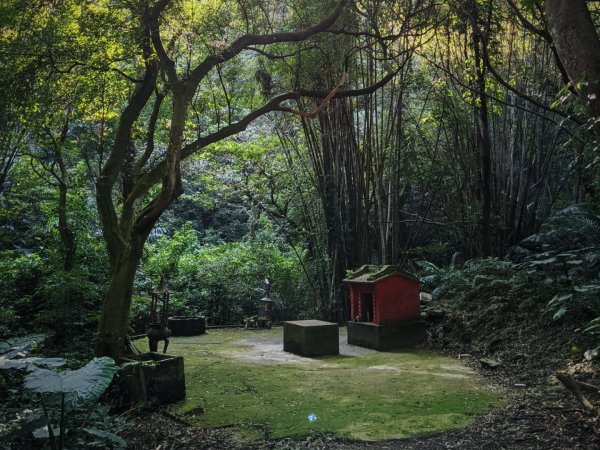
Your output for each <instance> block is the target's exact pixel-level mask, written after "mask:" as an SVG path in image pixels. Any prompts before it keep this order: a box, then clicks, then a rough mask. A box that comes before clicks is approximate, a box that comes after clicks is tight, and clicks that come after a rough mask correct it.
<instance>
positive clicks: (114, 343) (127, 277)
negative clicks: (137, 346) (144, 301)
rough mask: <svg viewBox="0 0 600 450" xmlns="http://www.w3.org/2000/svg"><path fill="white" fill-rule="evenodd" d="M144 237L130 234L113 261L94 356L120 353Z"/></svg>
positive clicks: (114, 355)
mask: <svg viewBox="0 0 600 450" xmlns="http://www.w3.org/2000/svg"><path fill="white" fill-rule="evenodd" d="M145 240H146V239H145V237H144V236H134V237H132V238H131V239H130V242H129V243H128V245H127V246H126V247H125V248H124V249H123V251H122V252H121V253H120V255H119V256H118V257H117V259H116V261H115V262H114V264H113V265H114V267H113V270H112V273H111V279H110V284H109V286H108V289H107V290H106V293H105V295H104V303H103V305H102V315H101V316H100V323H99V325H98V336H97V340H96V348H95V354H96V355H111V356H112V357H113V358H118V357H119V356H120V355H122V353H123V350H124V348H125V347H124V346H125V336H126V333H127V327H128V320H129V308H130V306H131V296H132V288H133V281H134V278H135V273H136V270H137V268H138V265H139V263H140V260H141V258H142V250H143V247H144V242H145Z"/></svg>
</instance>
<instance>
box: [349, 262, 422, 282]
mask: <svg viewBox="0 0 600 450" xmlns="http://www.w3.org/2000/svg"><path fill="white" fill-rule="evenodd" d="M392 275H400V276H401V277H404V278H407V279H409V280H411V281H416V282H419V280H418V279H417V277H415V276H414V275H411V274H409V273H407V272H404V271H402V270H400V268H399V267H398V266H396V265H384V266H376V265H371V264H366V265H364V266H362V267H359V268H358V269H356V270H354V271H353V272H352V273H351V274H350V275H349V276H348V277H347V278H345V279H344V280H343V281H344V282H345V283H376V282H378V281H380V280H382V279H384V278H387V277H389V276H392Z"/></svg>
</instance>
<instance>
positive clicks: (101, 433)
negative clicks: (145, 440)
mask: <svg viewBox="0 0 600 450" xmlns="http://www.w3.org/2000/svg"><path fill="white" fill-rule="evenodd" d="M83 431H85V432H86V433H88V434H91V435H92V436H95V437H98V438H101V439H105V440H109V441H112V442H114V443H115V444H117V445H120V446H121V447H125V446H127V442H126V441H125V440H123V439H122V438H121V437H120V436H118V435H116V434H115V433H111V432H110V431H105V430H99V429H97V428H83Z"/></svg>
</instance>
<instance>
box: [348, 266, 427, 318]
mask: <svg viewBox="0 0 600 450" xmlns="http://www.w3.org/2000/svg"><path fill="white" fill-rule="evenodd" d="M344 281H345V282H346V283H347V284H348V287H349V288H350V313H351V320H352V321H354V322H371V323H374V324H377V325H391V324H394V323H398V322H403V321H410V320H417V319H419V318H420V315H421V303H420V300H419V281H418V280H417V279H416V278H415V277H413V276H411V275H408V274H406V273H404V272H402V271H400V270H399V269H398V267H397V266H372V265H365V266H362V267H361V268H359V269H357V270H356V271H354V273H353V274H352V275H351V276H350V277H348V278H346V279H345V280H344Z"/></svg>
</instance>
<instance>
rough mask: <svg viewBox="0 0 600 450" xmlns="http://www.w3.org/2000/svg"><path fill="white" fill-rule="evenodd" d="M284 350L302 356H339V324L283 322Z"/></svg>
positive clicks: (310, 321)
mask: <svg viewBox="0 0 600 450" xmlns="http://www.w3.org/2000/svg"><path fill="white" fill-rule="evenodd" d="M283 350H284V351H286V352H290V353H295V354H297V355H302V356H323V355H338V354H339V353H340V333H339V328H338V324H337V323H331V322H323V321H322V320H296V321H290V322H283Z"/></svg>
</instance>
